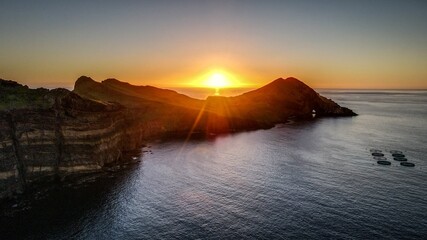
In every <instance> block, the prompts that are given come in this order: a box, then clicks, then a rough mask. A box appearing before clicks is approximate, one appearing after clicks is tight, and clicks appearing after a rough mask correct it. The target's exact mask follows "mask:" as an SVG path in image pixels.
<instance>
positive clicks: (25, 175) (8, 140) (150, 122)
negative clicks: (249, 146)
mask: <svg viewBox="0 0 427 240" xmlns="http://www.w3.org/2000/svg"><path fill="white" fill-rule="evenodd" d="M0 93H1V94H0V198H1V197H2V196H4V195H5V194H7V193H11V192H14V191H24V190H25V188H26V187H27V186H28V185H29V184H31V183H32V182H33V181H37V179H40V178H42V177H43V178H44V177H50V178H51V179H52V178H53V179H61V178H63V177H64V176H67V174H70V173H80V172H88V171H102V169H104V168H105V167H106V166H111V165H112V166H114V165H120V164H121V163H123V162H124V161H125V159H124V158H123V157H122V156H123V154H124V153H125V152H127V151H132V150H135V149H139V148H140V146H141V145H142V143H143V141H145V140H147V139H149V138H159V137H169V136H174V137H177V136H178V137H183V138H185V137H187V138H189V137H191V135H193V134H199V135H201V134H207V135H211V134H216V133H228V132H236V131H242V130H251V129H259V128H270V127H273V126H274V125H275V124H277V123H283V122H286V121H287V120H288V119H290V118H293V119H307V118H310V119H311V118H312V112H313V111H315V112H316V115H317V116H355V115H356V114H355V113H354V112H353V111H351V110H350V109H347V108H344V107H341V106H339V105H338V104H336V103H335V102H333V101H332V100H330V99H327V98H325V97H323V96H320V95H319V94H318V93H316V92H315V91H314V90H313V89H311V88H310V87H308V86H307V85H305V84H304V83H302V82H301V81H299V80H297V79H295V78H287V79H282V78H280V79H277V80H275V81H273V82H272V83H270V84H268V85H266V86H264V87H261V88H259V89H257V90H254V91H251V92H247V93H245V94H242V95H240V96H235V97H221V96H212V97H208V98H207V99H206V100H198V99H193V98H190V97H188V96H185V95H183V94H179V93H177V92H175V91H171V90H167V89H160V88H155V87H152V86H133V85H130V84H128V83H125V82H120V81H118V80H116V79H107V80H105V81H103V82H96V81H94V80H92V79H91V78H89V77H84V76H83V77H80V78H79V79H78V80H77V81H76V83H75V88H74V91H73V92H70V91H68V90H66V89H54V90H48V89H44V88H39V89H30V88H28V87H27V86H22V85H20V84H18V83H16V82H13V81H6V80H2V79H0Z"/></svg>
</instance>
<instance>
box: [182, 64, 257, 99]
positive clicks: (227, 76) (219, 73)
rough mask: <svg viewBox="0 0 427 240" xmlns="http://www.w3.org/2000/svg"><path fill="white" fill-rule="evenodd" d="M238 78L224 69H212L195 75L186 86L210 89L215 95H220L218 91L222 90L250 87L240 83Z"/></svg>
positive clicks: (238, 76)
mask: <svg viewBox="0 0 427 240" xmlns="http://www.w3.org/2000/svg"><path fill="white" fill-rule="evenodd" d="M240 78H241V76H240V75H237V74H233V73H231V72H229V71H226V70H224V69H220V68H214V69H211V70H208V71H205V72H202V73H201V74H200V75H197V76H196V77H195V78H194V80H193V81H191V82H188V85H187V86H191V87H195V88H208V89H212V90H215V95H220V91H221V90H224V89H231V88H235V89H237V88H247V87H248V86H250V84H247V83H244V82H242V81H240V80H239V79H240ZM222 92H226V91H225V90H224V91H222Z"/></svg>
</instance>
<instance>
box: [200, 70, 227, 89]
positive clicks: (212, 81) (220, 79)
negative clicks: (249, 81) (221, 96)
mask: <svg viewBox="0 0 427 240" xmlns="http://www.w3.org/2000/svg"><path fill="white" fill-rule="evenodd" d="M205 85H206V86H207V87H209V88H216V89H218V88H226V87H230V85H231V83H230V81H229V80H228V79H227V77H226V75H225V74H223V73H220V72H214V73H212V74H211V75H210V76H209V77H208V79H207V80H206V81H205Z"/></svg>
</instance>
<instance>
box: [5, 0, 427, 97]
mask: <svg viewBox="0 0 427 240" xmlns="http://www.w3.org/2000/svg"><path fill="white" fill-rule="evenodd" d="M215 71H222V72H224V73H226V74H227V76H228V77H229V78H232V79H233V80H234V81H235V82H236V83H240V85H241V86H254V87H256V86H261V85H264V84H267V83H268V82H270V81H272V80H274V79H276V78H279V77H283V78H286V77H290V76H292V77H296V78H298V79H300V80H302V81H304V82H305V83H306V84H308V85H309V86H312V87H314V88H359V89H366V88H375V89H427V1H425V0H405V1H404V0H401V1H395V0H375V1H364V0H359V1H347V0H335V1H334V0H313V1H308V0H307V1H303V0H299V1H287V0H278V1H273V0H265V1H251V0H241V1H238V0H234V1H233V0H227V1H225V0H216V1H213V0H211V1H204V0H182V1H177V0H171V1H165V0H156V1H108V0H104V1H99V0H92V1H78V0H75V1H60V0H56V1H44V0H39V1H16V0H13V1H9V0H1V1H0V78H3V79H11V80H15V81H18V82H20V83H22V84H26V85H29V86H30V87H41V86H44V87H68V88H72V86H73V84H74V82H75V80H76V79H77V78H78V77H79V76H81V75H86V76H90V77H92V78H94V79H95V80H98V81H100V80H104V79H107V78H117V79H119V80H122V81H127V82H130V83H132V84H136V85H154V86H159V87H177V86H186V85H187V84H189V83H194V82H195V81H200V80H201V79H202V78H204V77H205V76H206V74H207V73H209V72H215Z"/></svg>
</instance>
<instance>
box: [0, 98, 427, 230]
mask: <svg viewBox="0 0 427 240" xmlns="http://www.w3.org/2000/svg"><path fill="white" fill-rule="evenodd" d="M320 92H321V93H322V94H324V95H325V96H327V97H330V98H332V99H334V100H335V101H336V102H338V103H339V104H341V105H343V106H347V107H349V108H351V109H353V110H354V111H356V112H357V113H359V114H360V115H359V116H358V117H354V118H324V119H316V120H314V121H310V122H304V123H289V124H284V125H280V126H277V127H275V128H273V129H269V130H259V131H252V132H243V133H238V134H233V135H221V136H218V137H216V138H212V139H209V140H191V141H189V142H187V143H185V144H184V143H183V142H182V141H165V142H153V143H150V144H149V145H150V146H151V147H150V148H144V150H145V151H148V152H145V153H144V155H143V156H141V157H140V159H141V162H140V163H139V164H137V165H135V166H133V167H131V168H129V169H127V170H124V171H122V172H120V173H119V174H115V175H106V176H105V177H102V178H100V179H99V180H97V181H95V182H92V183H84V184H82V185H81V186H79V187H64V188H62V189H58V190H55V191H52V192H51V193H49V194H48V195H47V196H46V197H44V198H42V199H41V200H34V201H33V202H32V203H31V204H30V207H31V208H30V209H29V210H25V211H22V212H18V213H16V214H15V215H13V216H2V217H1V220H0V224H1V225H0V234H1V235H0V239H9V238H12V237H15V238H26V239H236V238H237V239H427V125H426V123H427V92H425V91H326V90H322V91H320ZM372 148H376V149H379V150H382V151H383V153H384V154H385V157H386V158H387V159H388V160H389V161H390V162H391V165H390V166H384V165H378V164H377V162H376V160H374V159H373V157H372V156H371V153H370V149H372ZM390 150H399V151H402V152H403V153H404V154H405V155H406V157H407V159H408V161H409V162H412V163H414V164H415V167H404V166H400V164H399V162H398V161H395V160H393V159H392V157H391V154H390V153H389V151H390Z"/></svg>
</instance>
